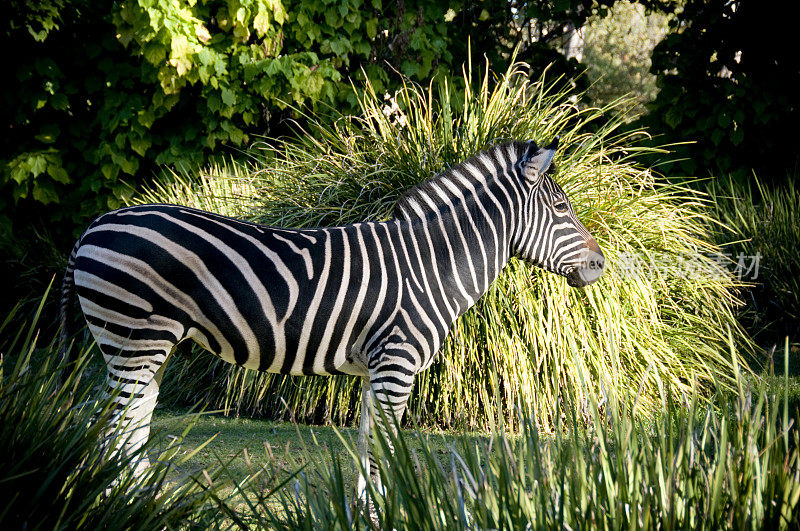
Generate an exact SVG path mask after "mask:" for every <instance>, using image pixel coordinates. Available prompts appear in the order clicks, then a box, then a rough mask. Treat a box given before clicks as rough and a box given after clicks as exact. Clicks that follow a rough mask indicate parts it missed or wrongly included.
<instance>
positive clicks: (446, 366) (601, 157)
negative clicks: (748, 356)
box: [138, 66, 747, 428]
mask: <svg viewBox="0 0 800 531" xmlns="http://www.w3.org/2000/svg"><path fill="white" fill-rule="evenodd" d="M520 70H521V66H513V67H511V68H510V69H509V70H508V72H506V73H505V74H503V75H502V76H498V77H497V80H498V82H497V83H496V84H495V85H494V86H492V85H491V84H490V78H491V77H492V76H493V74H491V73H488V72H487V73H486V74H485V75H484V76H483V77H482V78H477V79H472V78H471V77H470V73H469V72H467V74H466V79H465V80H464V82H463V84H464V86H466V87H468V92H467V97H466V98H465V99H464V101H463V102H458V103H457V102H456V101H455V98H454V97H453V94H452V93H451V92H450V91H449V89H448V87H447V86H439V87H435V86H432V87H430V88H429V89H428V90H425V89H423V88H421V87H415V86H413V85H408V86H407V87H406V88H405V89H404V90H402V91H400V92H398V93H397V94H396V96H395V100H394V101H395V102H396V110H395V112H394V113H392V114H389V115H388V116H387V114H385V113H384V112H383V109H382V104H383V101H382V98H381V97H380V96H379V95H378V94H377V93H376V92H375V91H374V90H373V89H372V87H371V86H370V85H367V87H366V91H365V96H364V97H363V99H362V100H361V102H360V105H361V111H360V113H359V114H357V115H355V116H346V117H345V116H343V117H341V118H340V119H338V120H336V121H334V122H333V125H328V124H327V122H317V121H315V120H313V119H310V120H309V122H308V128H309V130H310V131H312V134H311V135H310V136H308V137H306V138H305V139H302V140H300V141H291V140H289V141H286V142H283V143H281V144H278V145H275V146H273V147H271V148H268V147H266V146H265V147H264V153H263V155H262V158H261V159H260V160H257V161H254V162H252V164H251V166H250V167H249V168H245V167H242V166H238V165H234V166H233V167H232V168H233V169H232V170H231V168H230V167H229V168H224V167H218V168H217V169H216V173H214V174H212V175H207V176H206V177H204V178H203V179H202V180H201V181H199V182H193V181H188V182H187V181H185V180H184V181H180V180H179V181H176V182H175V183H173V184H172V185H162V186H160V187H156V188H154V189H152V190H150V191H149V192H146V193H145V194H143V195H142V196H140V197H139V198H138V201H142V202H171V203H181V202H183V203H186V204H189V205H191V206H199V207H203V208H207V209H211V210H215V211H218V212H221V213H224V214H242V213H249V214H245V215H247V217H249V218H251V219H255V220H256V221H260V222H264V223H266V224H270V225H281V226H292V227H303V226H325V225H339V224H345V223H353V222H356V221H360V220H380V219H388V218H389V217H390V216H391V211H392V208H393V205H394V202H395V200H396V199H397V198H398V197H399V195H401V194H402V193H403V191H404V190H406V189H408V188H410V187H411V186H413V185H415V184H416V183H418V182H420V181H421V180H423V179H425V178H427V177H428V176H430V175H432V174H435V173H438V172H439V171H441V170H442V169H443V168H446V167H447V166H448V165H451V164H454V163H458V162H460V161H462V160H465V159H466V158H468V157H469V156H471V155H472V154H474V153H475V152H477V151H478V150H480V149H482V148H485V147H488V146H490V145H492V144H493V143H494V142H497V141H498V139H503V138H534V139H539V140H540V142H544V141H546V139H550V138H552V137H553V136H555V135H559V136H560V137H561V139H562V140H561V142H562V146H564V147H563V150H562V151H561V152H560V153H559V155H558V156H557V158H556V161H555V164H556V165H557V166H558V167H559V170H558V173H557V174H556V179H557V181H558V182H559V183H560V185H561V186H562V187H563V188H564V190H565V191H566V192H567V194H568V195H569V196H570V198H571V200H572V203H573V205H574V207H575V208H576V212H578V215H579V217H580V218H581V220H582V221H583V222H584V224H585V225H586V226H587V228H588V229H589V230H590V231H591V232H592V233H593V234H594V235H595V237H596V238H597V240H598V242H599V243H600V246H601V247H602V248H603V250H604V253H605V254H606V256H607V257H609V261H610V262H611V263H614V264H615V266H614V267H613V268H610V270H609V271H608V272H607V273H606V274H605V276H604V278H603V279H602V280H600V281H599V283H598V284H597V286H592V287H590V288H588V289H583V290H575V289H571V288H569V287H568V286H567V285H566V283H565V282H564V279H562V278H559V277H557V276H555V275H552V274H549V273H545V272H543V271H541V270H538V269H536V268H533V267H531V266H528V265H526V264H524V263H522V262H519V261H517V260H512V261H511V263H510V264H509V265H508V266H507V268H506V270H505V272H504V273H503V274H502V275H501V276H500V278H498V279H497V280H496V281H495V283H494V285H493V286H492V288H491V289H490V291H489V293H488V294H487V295H486V296H485V297H484V298H483V299H481V301H479V302H478V304H477V305H476V306H475V307H474V308H472V309H471V310H470V311H469V312H467V313H466V314H465V315H464V316H462V318H460V319H459V320H458V321H457V322H456V324H455V325H454V327H453V330H452V332H451V336H450V338H449V339H448V341H447V342H446V343H445V345H444V347H443V348H442V350H441V353H440V355H439V356H438V357H437V361H436V362H435V363H434V365H433V367H432V368H431V369H429V370H428V371H425V372H423V373H421V374H420V375H418V376H417V378H416V379H415V387H414V390H413V392H412V398H411V401H410V403H409V412H410V415H411V416H412V417H414V418H415V419H416V420H417V421H418V422H420V423H423V424H426V425H438V426H466V427H470V428H484V427H485V426H486V422H487V418H490V417H496V416H498V415H499V416H502V417H503V418H504V419H505V421H506V422H507V423H509V424H510V425H513V422H514V420H513V419H514V418H515V414H514V410H515V406H516V404H517V403H518V402H519V401H522V402H523V403H525V404H529V405H530V408H531V411H532V412H533V413H534V414H536V416H537V420H538V422H539V423H540V424H541V425H543V426H552V425H553V423H554V422H555V420H554V419H553V418H552V417H551V411H552V408H553V405H554V404H555V403H556V402H557V401H558V400H559V396H560V395H561V394H563V393H564V390H565V389H574V388H581V387H580V386H579V385H578V383H579V382H581V381H586V382H591V384H589V385H591V386H595V388H596V390H597V392H600V389H602V390H603V391H602V392H604V393H606V394H607V395H608V396H609V397H610V396H614V397H617V399H620V400H624V397H629V396H633V395H635V394H637V392H638V393H639V396H640V407H639V412H640V413H641V414H644V415H650V414H652V412H653V411H654V410H656V408H657V407H659V406H657V405H656V404H658V402H659V401H658V396H659V395H658V382H660V381H669V382H670V384H671V385H672V387H673V391H674V393H675V396H676V397H682V398H685V397H686V396H689V395H690V394H691V389H692V387H693V385H695V384H696V385H699V386H701V388H707V387H709V386H710V385H711V384H712V383H713V382H717V383H719V384H721V385H723V386H724V385H728V384H729V383H730V382H731V381H732V378H733V372H732V370H731V359H730V357H729V356H728V354H727V353H726V352H725V350H724V349H722V348H721V345H724V344H725V343H726V341H727V337H728V333H729V332H730V333H733V334H734V337H735V338H736V340H737V342H738V343H740V344H741V345H746V344H747V340H746V338H745V337H744V336H743V334H742V332H741V329H740V328H739V327H738V325H737V322H736V320H735V315H734V309H733V299H732V296H733V294H732V289H733V288H734V282H733V279H732V277H731V276H730V273H729V272H727V271H726V270H725V268H724V266H723V265H721V264H717V263H716V262H714V260H713V259H712V257H711V255H712V254H713V253H715V252H721V251H719V249H718V248H717V247H715V246H714V245H713V243H712V242H711V239H712V237H713V236H712V234H711V233H710V232H709V231H708V225H710V223H711V222H710V220H709V219H708V217H707V214H706V213H705V211H704V207H703V205H702V199H701V198H700V197H699V196H696V195H694V194H692V193H691V192H689V191H687V190H683V189H681V188H677V187H674V186H670V185H665V184H660V183H658V182H657V181H656V180H655V179H654V177H653V176H652V175H651V174H650V173H649V172H648V171H647V170H645V169H643V168H641V167H639V166H638V165H637V164H636V157H635V155H634V154H635V153H637V150H638V149H639V148H637V147H636V135H635V134H630V133H628V134H621V133H620V132H619V127H620V125H621V123H622V121H623V119H622V118H619V119H618V120H616V121H608V122H606V123H604V124H602V125H599V126H597V128H596V129H595V130H594V132H593V133H591V134H590V133H587V132H585V131H587V130H590V129H592V127H591V126H592V124H593V122H595V121H597V120H598V119H599V118H600V117H601V116H603V112H602V111H598V110H580V109H579V108H577V107H576V106H575V105H573V104H572V103H570V101H569V93H568V92H566V91H563V90H556V89H554V88H553V87H552V86H551V85H548V84H547V83H546V82H544V81H542V82H537V83H530V82H528V81H527V80H526V78H525V76H524V75H522V74H521V73H520ZM228 183H229V184H228ZM226 184H227V186H228V188H229V189H228V190H227V191H226V190H225V188H226ZM245 186H246V187H247V188H249V190H247V189H245V188H244V187H245ZM237 193H238V197H237V196H236V194H237ZM219 194H221V196H222V197H219ZM222 198H225V200H222ZM698 338H702V341H700V342H698ZM743 348H744V347H743ZM170 363H174V364H175V366H174V367H170V368H169V369H168V374H167V379H169V378H174V380H173V381H174V382H175V383H172V384H170V385H172V386H174V389H173V390H172V391H170V390H169V386H165V387H167V390H166V393H167V394H172V395H173V396H175V394H176V393H177V394H178V395H181V396H182V397H183V400H184V401H186V400H187V399H188V401H189V403H193V402H194V401H198V400H201V401H208V402H209V403H211V404H213V407H219V408H231V409H233V410H235V411H237V412H240V413H246V414H250V415H252V414H266V415H270V416H273V417H274V416H276V415H294V416H296V418H298V419H307V420H312V421H317V422H320V421H323V420H328V419H330V420H333V421H334V422H338V423H341V422H347V421H350V420H352V418H353V415H354V414H355V412H356V410H357V408H356V407H354V406H355V404H356V403H357V400H358V396H359V392H360V384H359V382H358V381H357V380H356V379H353V378H339V377H334V378H320V377H304V378H301V377H284V376H277V375H271V374H260V373H257V372H253V371H247V370H244V369H240V368H236V367H233V366H230V365H228V364H225V363H224V362H222V361H219V360H215V361H211V360H210V359H209V358H208V357H207V355H204V354H202V355H198V354H192V355H184V356H181V357H179V358H178V359H176V360H174V361H171V362H170ZM487 366H488V367H491V368H492V370H491V371H487V370H486V367H487ZM170 369H171V371H172V372H171V374H170V373H169V370H170ZM173 375H174V376H173ZM583 398H585V397H583ZM682 398H681V399H682Z"/></svg>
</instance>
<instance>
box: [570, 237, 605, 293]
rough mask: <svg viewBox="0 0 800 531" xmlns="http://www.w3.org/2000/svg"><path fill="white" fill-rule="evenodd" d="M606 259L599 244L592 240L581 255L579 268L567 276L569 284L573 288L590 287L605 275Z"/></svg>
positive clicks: (578, 262)
mask: <svg viewBox="0 0 800 531" xmlns="http://www.w3.org/2000/svg"><path fill="white" fill-rule="evenodd" d="M605 262H606V259H605V257H604V256H603V251H601V250H600V246H599V245H597V242H596V241H594V240H592V241H590V242H589V245H588V247H587V248H586V249H584V250H583V252H582V253H581V256H580V258H579V259H578V261H577V264H578V265H577V267H576V268H575V269H573V270H572V271H570V272H569V273H568V274H567V284H569V285H570V286H572V287H573V288H583V287H585V286H588V285H589V284H591V283H592V282H594V281H595V280H597V279H598V278H600V277H601V276H602V275H603V268H604V267H605Z"/></svg>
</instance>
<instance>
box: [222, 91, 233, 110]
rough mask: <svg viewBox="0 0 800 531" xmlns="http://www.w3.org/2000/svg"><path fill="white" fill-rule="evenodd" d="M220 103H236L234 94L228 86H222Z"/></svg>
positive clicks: (228, 104)
mask: <svg viewBox="0 0 800 531" xmlns="http://www.w3.org/2000/svg"><path fill="white" fill-rule="evenodd" d="M222 103H224V104H225V105H227V106H228V107H233V106H234V105H236V94H235V93H234V92H233V91H232V90H231V89H229V88H225V87H223V88H222Z"/></svg>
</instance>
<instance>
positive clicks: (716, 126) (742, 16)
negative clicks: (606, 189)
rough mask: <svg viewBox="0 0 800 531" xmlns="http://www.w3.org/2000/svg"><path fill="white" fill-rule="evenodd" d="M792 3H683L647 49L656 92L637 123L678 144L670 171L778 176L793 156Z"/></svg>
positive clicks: (798, 70)
mask: <svg viewBox="0 0 800 531" xmlns="http://www.w3.org/2000/svg"><path fill="white" fill-rule="evenodd" d="M776 15H779V16H780V20H787V21H794V20H797V18H798V15H800V6H798V4H797V3H794V2H790V3H786V4H784V5H782V7H781V11H780V12H777V11H774V10H769V9H764V8H763V6H758V5H756V4H755V3H754V2H745V1H744V0H687V1H686V2H685V4H684V6H683V10H682V11H680V12H679V13H678V14H677V16H676V17H675V18H674V19H673V20H672V22H671V23H670V25H671V32H670V34H669V35H668V36H667V37H666V38H665V39H664V40H663V41H662V42H661V43H660V44H659V45H658V46H657V47H656V48H655V50H654V52H653V58H652V61H653V66H652V72H653V73H654V74H656V75H657V76H658V88H659V93H658V97H657V98H656V100H655V102H654V104H653V106H652V109H651V113H650V117H649V118H648V120H647V121H646V123H647V124H648V125H650V126H651V129H652V130H653V131H654V132H663V136H662V137H661V138H659V139H658V141H659V142H664V141H665V140H666V141H675V142H679V141H686V140H690V141H695V142H696V143H693V144H688V145H682V146H677V147H676V148H675V153H673V154H672V155H671V158H672V159H675V158H679V159H682V160H679V161H677V162H674V163H673V164H671V165H670V166H667V167H665V169H666V170H667V171H669V172H671V173H684V174H686V175H695V174H697V173H701V174H702V173H706V172H714V173H727V172H735V173H739V174H742V175H747V174H749V173H750V171H751V170H752V169H756V170H760V175H762V176H763V177H765V178H768V179H783V178H784V177H785V175H786V171H787V170H788V169H791V168H793V167H795V166H796V164H797V163H798V158H797V147H796V136H797V135H792V134H791V131H792V130H794V129H795V128H796V124H797V121H798V118H800V116H799V115H800V98H798V97H797V87H798V86H800V55H798V54H797V45H796V42H795V41H796V39H795V37H794V33H793V31H792V30H791V28H786V27H785V26H784V25H782V24H781V23H780V20H779V19H777V18H776Z"/></svg>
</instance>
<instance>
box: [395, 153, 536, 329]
mask: <svg viewBox="0 0 800 531" xmlns="http://www.w3.org/2000/svg"><path fill="white" fill-rule="evenodd" d="M515 147H516V146H514V145H506V146H500V147H498V148H497V149H496V150H494V151H492V152H489V153H482V154H480V155H478V156H476V157H473V158H472V159H470V161H468V162H466V163H464V164H460V165H458V166H456V167H454V168H453V169H451V170H449V171H448V172H446V173H445V174H442V175H440V176H438V177H437V178H435V179H432V180H430V181H428V182H426V183H425V184H424V185H423V186H421V187H420V188H418V189H415V190H414V192H413V194H412V196H411V197H407V198H404V200H403V201H404V202H403V204H402V206H401V208H400V209H399V212H398V213H399V214H400V216H401V217H402V218H403V219H404V221H405V222H406V223H407V224H408V225H407V226H408V230H409V231H410V232H411V233H413V236H414V239H415V241H416V242H418V245H419V250H418V251H417V252H419V253H420V254H421V256H422V257H424V259H423V260H421V261H420V264H421V266H422V267H423V268H424V269H425V276H426V277H427V278H428V279H432V282H431V284H432V285H431V286H429V288H428V289H436V287H438V286H441V288H440V289H441V290H442V293H447V294H449V295H448V305H449V306H450V307H451V308H452V311H453V312H454V313H455V315H456V316H458V315H461V314H462V313H464V312H465V311H466V310H467V309H468V308H469V307H470V306H472V305H473V304H474V303H475V302H476V301H477V300H478V299H479V298H480V297H481V296H482V295H483V294H484V293H486V291H487V290H488V289H489V286H490V285H491V283H492V281H493V280H494V279H495V278H496V277H497V276H498V275H499V274H500V271H501V270H502V269H503V267H504V266H505V264H506V263H507V262H508V260H509V258H510V256H511V241H512V239H513V238H514V235H515V233H516V231H517V230H518V227H519V223H518V220H519V211H520V205H521V203H522V188H521V186H520V184H519V183H518V181H515V180H514V178H513V175H514V174H513V171H512V168H510V166H511V165H512V164H513V163H514V162H515V161H516V158H515V157H514V155H515V153H516V149H515ZM421 289H424V288H422V287H421Z"/></svg>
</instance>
